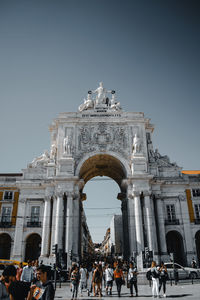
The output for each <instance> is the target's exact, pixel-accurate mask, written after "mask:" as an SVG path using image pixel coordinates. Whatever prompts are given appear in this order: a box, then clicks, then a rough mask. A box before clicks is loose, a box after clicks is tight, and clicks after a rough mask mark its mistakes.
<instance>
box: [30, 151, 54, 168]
mask: <svg viewBox="0 0 200 300" xmlns="http://www.w3.org/2000/svg"><path fill="white" fill-rule="evenodd" d="M49 160H50V157H49V153H48V151H47V150H45V151H44V153H43V154H42V155H41V156H38V157H36V158H34V160H33V161H32V162H31V163H30V164H29V167H33V168H35V167H37V166H39V165H44V164H46V163H48V162H49Z"/></svg>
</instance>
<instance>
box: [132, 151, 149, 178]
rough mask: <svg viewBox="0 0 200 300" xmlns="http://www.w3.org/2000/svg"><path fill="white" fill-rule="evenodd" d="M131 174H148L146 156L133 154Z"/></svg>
mask: <svg viewBox="0 0 200 300" xmlns="http://www.w3.org/2000/svg"><path fill="white" fill-rule="evenodd" d="M131 172H132V174H135V173H139V174H140V173H141V174H142V173H144V172H147V162H146V158H145V157H144V156H141V154H140V155H139V154H133V155H132V158H131Z"/></svg>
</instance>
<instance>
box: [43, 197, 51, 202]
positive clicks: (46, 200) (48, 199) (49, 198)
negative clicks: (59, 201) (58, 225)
mask: <svg viewBox="0 0 200 300" xmlns="http://www.w3.org/2000/svg"><path fill="white" fill-rule="evenodd" d="M51 197H52V195H51V196H45V197H44V202H50V201H51Z"/></svg>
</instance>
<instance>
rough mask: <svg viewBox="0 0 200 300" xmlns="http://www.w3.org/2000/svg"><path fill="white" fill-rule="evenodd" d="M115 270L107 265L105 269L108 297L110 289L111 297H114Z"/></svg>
mask: <svg viewBox="0 0 200 300" xmlns="http://www.w3.org/2000/svg"><path fill="white" fill-rule="evenodd" d="M113 276H114V275H113V269H112V268H111V265H110V264H109V265H106V269H105V280H106V295H108V289H110V292H109V295H112V287H113Z"/></svg>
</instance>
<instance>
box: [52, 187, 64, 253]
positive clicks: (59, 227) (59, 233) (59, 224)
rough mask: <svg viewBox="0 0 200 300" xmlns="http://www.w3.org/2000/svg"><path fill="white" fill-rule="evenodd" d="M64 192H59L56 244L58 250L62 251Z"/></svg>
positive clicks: (57, 194)
mask: <svg viewBox="0 0 200 300" xmlns="http://www.w3.org/2000/svg"><path fill="white" fill-rule="evenodd" d="M63 194H64V193H63V192H57V193H56V196H57V205H56V216H55V219H56V220H55V237H54V241H55V244H57V245H58V250H59V249H62V230H63Z"/></svg>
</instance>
